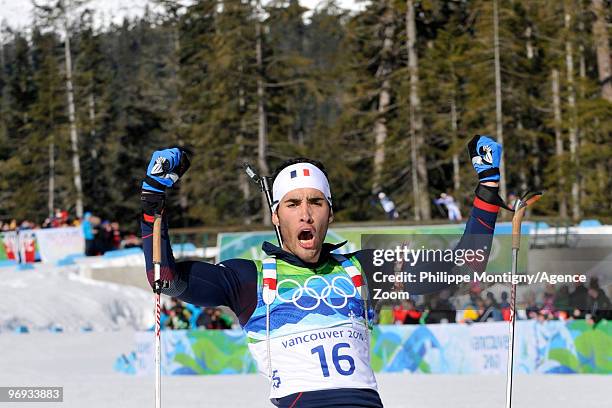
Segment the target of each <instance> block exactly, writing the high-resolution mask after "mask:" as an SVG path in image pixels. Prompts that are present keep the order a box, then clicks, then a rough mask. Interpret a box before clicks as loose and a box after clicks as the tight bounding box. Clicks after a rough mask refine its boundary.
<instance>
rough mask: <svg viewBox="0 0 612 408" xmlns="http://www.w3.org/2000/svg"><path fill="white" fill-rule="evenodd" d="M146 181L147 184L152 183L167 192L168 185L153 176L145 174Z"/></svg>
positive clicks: (152, 185)
mask: <svg viewBox="0 0 612 408" xmlns="http://www.w3.org/2000/svg"><path fill="white" fill-rule="evenodd" d="M144 181H146V182H147V184H148V185H150V186H151V187H153V188H156V189H158V190H161V191H163V192H166V190H167V189H168V187H167V186H165V185H163V184H162V183H160V182H159V181H157V180H155V179H154V178H153V177H151V176H149V175H147V176H145V178H144Z"/></svg>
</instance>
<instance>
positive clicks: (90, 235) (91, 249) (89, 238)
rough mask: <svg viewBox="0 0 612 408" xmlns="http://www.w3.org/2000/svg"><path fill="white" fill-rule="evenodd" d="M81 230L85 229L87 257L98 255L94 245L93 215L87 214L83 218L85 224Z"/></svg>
mask: <svg viewBox="0 0 612 408" xmlns="http://www.w3.org/2000/svg"><path fill="white" fill-rule="evenodd" d="M81 228H82V229H83V237H85V255H87V256H92V255H96V251H95V245H94V238H95V233H94V227H93V225H92V223H91V213H90V212H86V213H85V215H84V216H83V222H82V223H81Z"/></svg>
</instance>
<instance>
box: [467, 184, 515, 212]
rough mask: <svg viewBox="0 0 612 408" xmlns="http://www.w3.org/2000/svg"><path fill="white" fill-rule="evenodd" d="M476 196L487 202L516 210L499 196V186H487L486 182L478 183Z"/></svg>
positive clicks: (509, 209)
mask: <svg viewBox="0 0 612 408" xmlns="http://www.w3.org/2000/svg"><path fill="white" fill-rule="evenodd" d="M476 197H478V198H480V199H481V200H482V201H484V202H485V203H489V204H493V205H496V206H498V207H501V208H503V209H505V210H508V211H512V212H514V209H513V208H512V207H510V206H509V205H508V204H506V203H505V202H504V200H503V199H502V198H501V197H500V196H499V187H491V186H485V185H484V184H480V183H478V187H476Z"/></svg>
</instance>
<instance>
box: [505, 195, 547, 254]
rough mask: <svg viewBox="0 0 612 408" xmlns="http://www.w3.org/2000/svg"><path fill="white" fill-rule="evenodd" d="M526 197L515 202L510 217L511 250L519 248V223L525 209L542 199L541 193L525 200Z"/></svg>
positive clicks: (521, 220)
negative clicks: (512, 213) (512, 214)
mask: <svg viewBox="0 0 612 408" xmlns="http://www.w3.org/2000/svg"><path fill="white" fill-rule="evenodd" d="M527 195H529V194H527ZM527 195H526V196H525V197H523V198H522V199H519V200H517V201H516V204H515V205H514V216H513V217H512V249H519V248H520V246H521V223H522V222H523V217H525V211H526V210H527V207H529V206H530V205H532V204H534V203H535V202H536V201H538V200H539V199H540V198H542V193H533V195H529V197H528V198H526V197H527Z"/></svg>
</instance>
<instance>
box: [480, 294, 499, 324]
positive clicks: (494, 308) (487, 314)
mask: <svg viewBox="0 0 612 408" xmlns="http://www.w3.org/2000/svg"><path fill="white" fill-rule="evenodd" d="M478 305H479V314H480V316H479V317H478V321H479V322H488V321H496V322H497V321H500V320H502V313H501V310H499V307H498V305H497V301H496V300H495V295H493V293H491V292H489V293H487V296H486V298H485V300H480V302H479V304H478Z"/></svg>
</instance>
